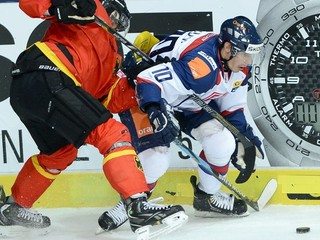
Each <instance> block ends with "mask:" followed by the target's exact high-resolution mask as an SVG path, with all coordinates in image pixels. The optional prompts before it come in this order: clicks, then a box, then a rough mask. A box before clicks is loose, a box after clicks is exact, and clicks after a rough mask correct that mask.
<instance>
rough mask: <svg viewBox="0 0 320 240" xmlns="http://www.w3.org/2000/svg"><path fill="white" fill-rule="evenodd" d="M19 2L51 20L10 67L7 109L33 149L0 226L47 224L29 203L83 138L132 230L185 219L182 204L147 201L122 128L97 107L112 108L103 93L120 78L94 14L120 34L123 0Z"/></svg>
mask: <svg viewBox="0 0 320 240" xmlns="http://www.w3.org/2000/svg"><path fill="white" fill-rule="evenodd" d="M19 6H20V8H21V9H22V10H23V11H24V12H25V13H26V14H27V15H29V16H30V17H33V18H42V19H49V20H52V23H51V25H50V26H49V29H48V30H47V32H46V34H45V36H44V37H43V39H42V40H41V41H39V42H36V43H35V44H34V45H32V46H31V47H29V48H28V49H26V50H25V51H23V52H22V53H21V54H20V56H19V57H18V59H17V61H16V66H15V68H14V70H13V72H12V74H13V80H12V85H11V92H10V103H11V106H12V108H13V109H14V111H15V112H16V113H17V115H18V116H19V117H20V119H21V121H22V122H23V123H24V125H25V126H26V128H27V129H28V130H29V132H30V134H31V136H32V137H33V139H34V141H35V143H36V144H37V146H38V149H39V151H40V152H39V153H38V154H35V155H33V156H31V157H30V158H29V159H27V160H26V162H25V164H24V166H23V167H22V169H21V170H20V172H19V173H18V176H17V178H16V180H15V182H14V184H13V186H12V188H11V192H12V195H11V196H8V197H7V198H6V199H5V201H4V202H3V203H1V205H0V211H1V214H0V224H1V225H5V226H7V225H20V226H25V227H32V228H46V227H49V226H50V224H51V223H50V219H49V217H47V216H43V215H41V214H40V213H34V212H33V211H31V210H29V208H31V207H32V206H33V204H34V202H35V201H36V200H37V199H38V198H39V197H40V196H41V195H42V194H43V193H44V192H45V191H46V190H47V189H48V187H50V185H51V184H52V183H53V181H54V180H55V179H56V178H57V177H58V176H59V174H60V173H61V172H62V171H63V170H65V169H66V168H67V167H68V166H69V165H70V164H72V162H73V161H74V160H75V159H76V156H77V151H78V150H77V149H78V148H79V147H80V146H81V145H83V144H84V143H86V144H90V145H93V146H94V147H96V148H97V149H98V150H99V152H100V153H101V154H102V155H103V156H104V160H103V172H104V174H105V176H106V178H107V179H108V181H109V182H110V184H111V185H112V187H113V188H114V189H115V190H116V191H117V192H118V193H119V194H120V195H121V197H122V199H123V201H124V205H125V206H126V210H127V211H129V212H130V217H129V221H130V225H131V228H132V230H133V231H136V230H137V229H140V228H141V227H145V226H146V225H155V224H161V223H164V222H165V221H166V219H168V218H173V220H175V221H173V222H177V223H178V225H179V226H180V225H181V223H183V222H185V221H186V220H187V216H186V215H185V214H184V210H183V208H182V207H181V206H179V205H169V206H167V205H157V206H153V205H152V204H151V203H149V202H148V201H147V193H148V192H149V189H148V187H147V184H146V180H145V177H144V174H143V170H142V168H141V164H140V162H139V159H138V157H137V154H136V152H135V150H134V148H133V146H132V145H131V137H130V134H129V132H128V129H127V128H126V127H125V126H124V125H123V124H122V123H120V122H118V121H116V120H115V119H113V118H112V114H111V113H110V112H109V111H108V109H107V108H106V107H105V106H104V105H103V104H102V103H106V102H108V104H109V106H110V107H111V106H112V102H113V100H112V99H110V98H108V95H109V93H110V91H112V89H113V85H114V84H116V83H117V81H118V80H119V76H118V75H117V72H118V69H119V67H120V63H121V61H122V57H121V56H120V55H119V54H118V47H117V43H116V39H115V37H114V36H113V35H112V34H110V33H108V32H106V31H105V30H104V29H102V28H101V27H100V26H99V25H97V24H96V23H95V17H94V16H95V15H97V16H98V17H99V18H101V19H103V20H104V21H105V22H106V23H107V24H109V25H110V26H112V27H113V28H114V29H116V30H117V31H124V32H125V31H127V30H128V27H129V26H130V13H129V11H128V10H127V7H126V4H125V2H124V0H105V1H102V2H100V1H99V0H75V1H71V0H42V1H39V0H21V1H20V2H19ZM121 77H125V76H123V75H121ZM121 90H123V89H121ZM131 91H132V89H131ZM118 96H119V97H121V94H118ZM118 102H121V100H120V101H119V99H118ZM123 102H124V101H123ZM118 107H119V106H118ZM155 216H157V217H155Z"/></svg>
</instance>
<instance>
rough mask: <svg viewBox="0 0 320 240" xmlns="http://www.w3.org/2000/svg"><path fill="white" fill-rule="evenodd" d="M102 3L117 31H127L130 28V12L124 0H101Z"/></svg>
mask: <svg viewBox="0 0 320 240" xmlns="http://www.w3.org/2000/svg"><path fill="white" fill-rule="evenodd" d="M101 3H102V5H103V6H104V8H105V9H106V11H107V13H108V15H109V17H110V19H111V21H112V24H113V25H114V26H115V28H114V29H115V30H116V31H117V32H124V33H125V34H127V33H128V31H129V28H130V19H131V14H130V12H129V10H128V8H127V4H126V3H125V1H124V0H102V1H101Z"/></svg>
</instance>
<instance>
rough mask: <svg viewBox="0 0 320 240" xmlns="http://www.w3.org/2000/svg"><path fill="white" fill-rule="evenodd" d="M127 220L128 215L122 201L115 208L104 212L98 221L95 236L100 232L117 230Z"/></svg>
mask: <svg viewBox="0 0 320 240" xmlns="http://www.w3.org/2000/svg"><path fill="white" fill-rule="evenodd" d="M127 220H128V214H127V211H126V209H125V206H124V204H123V202H122V201H119V202H118V203H117V205H116V206H114V207H113V208H111V209H110V210H107V211H105V212H104V213H103V214H102V215H101V216H100V217H99V220H98V224H99V226H100V227H99V229H97V231H96V234H99V233H101V232H109V231H112V230H114V229H117V228H118V227H120V226H121V225H122V224H124V223H125V222H126V221H127Z"/></svg>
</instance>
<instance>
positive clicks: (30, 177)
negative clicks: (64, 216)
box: [0, 145, 77, 228]
mask: <svg viewBox="0 0 320 240" xmlns="http://www.w3.org/2000/svg"><path fill="white" fill-rule="evenodd" d="M76 155H77V150H76V149H75V148H74V147H73V146H72V145H67V146H65V147H64V148H62V149H60V150H59V151H56V152H55V153H53V154H51V155H46V154H38V155H34V156H32V157H30V158H29V159H28V160H27V161H26V163H25V164H24V166H23V167H22V169H21V170H20V172H19V174H18V176H17V178H16V180H15V183H14V184H13V186H12V188H11V192H12V196H9V197H6V198H4V197H3V196H4V195H5V194H4V192H3V194H2V195H1V196H2V200H1V201H0V202H1V203H0V212H1V213H0V224H1V225H19V226H23V227H32V228H45V227H48V226H50V219H49V218H48V217H46V216H43V215H41V214H40V213H37V212H36V211H34V210H31V209H30V208H31V207H32V205H33V203H34V202H35V201H36V200H37V199H39V198H40V196H41V195H42V194H43V193H44V192H45V191H46V190H47V188H48V187H49V186H50V185H51V184H52V182H53V181H54V180H55V179H56V177H57V176H58V175H59V173H60V172H61V171H62V170H64V169H65V168H66V167H67V166H68V165H70V163H71V162H72V161H73V160H74V159H75V157H76Z"/></svg>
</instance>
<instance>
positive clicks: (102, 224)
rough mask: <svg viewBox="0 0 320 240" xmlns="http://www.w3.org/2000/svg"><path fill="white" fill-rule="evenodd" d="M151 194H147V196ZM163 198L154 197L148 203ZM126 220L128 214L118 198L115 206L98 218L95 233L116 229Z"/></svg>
mask: <svg viewBox="0 0 320 240" xmlns="http://www.w3.org/2000/svg"><path fill="white" fill-rule="evenodd" d="M150 195H151V194H149V195H148V197H149V196H150ZM162 200H163V198H162V197H159V198H155V199H151V200H150V201H149V203H157V202H160V201H162ZM127 220H128V214H127V211H126V209H125V206H124V204H123V201H122V200H120V201H119V202H118V203H117V205H116V206H114V207H113V208H111V209H109V210H107V211H105V212H104V213H103V214H102V215H101V216H100V217H99V219H98V224H99V228H98V229H97V231H96V234H100V233H102V232H109V231H112V230H114V229H117V228H118V227H120V226H121V225H122V224H124V223H125V222H126V221H127Z"/></svg>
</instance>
